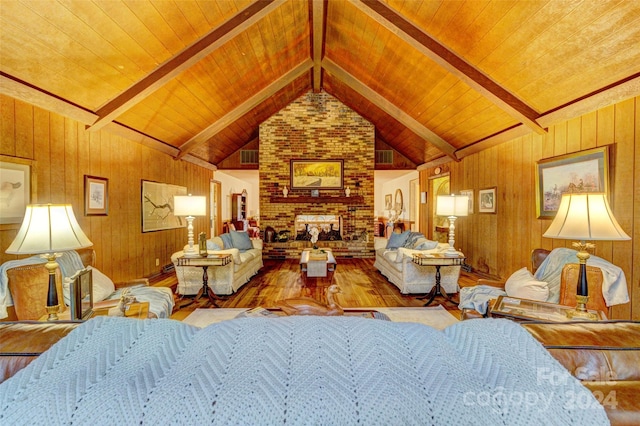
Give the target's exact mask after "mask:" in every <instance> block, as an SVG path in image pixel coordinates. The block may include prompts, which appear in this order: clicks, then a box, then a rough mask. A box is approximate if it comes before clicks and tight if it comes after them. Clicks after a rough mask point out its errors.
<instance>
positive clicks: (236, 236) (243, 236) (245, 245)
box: [229, 231, 253, 251]
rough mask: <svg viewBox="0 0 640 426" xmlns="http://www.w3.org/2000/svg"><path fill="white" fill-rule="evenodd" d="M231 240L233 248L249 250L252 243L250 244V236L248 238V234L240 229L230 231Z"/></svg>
mask: <svg viewBox="0 0 640 426" xmlns="http://www.w3.org/2000/svg"><path fill="white" fill-rule="evenodd" d="M229 234H231V241H232V243H233V246H232V247H234V248H237V249H238V250H241V251H242V250H251V249H252V248H253V245H252V244H251V238H249V234H248V233H247V232H241V231H230V232H229Z"/></svg>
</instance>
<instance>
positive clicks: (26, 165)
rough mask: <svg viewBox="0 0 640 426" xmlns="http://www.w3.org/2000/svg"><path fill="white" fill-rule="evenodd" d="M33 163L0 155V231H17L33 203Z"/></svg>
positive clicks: (34, 193) (34, 190)
mask: <svg viewBox="0 0 640 426" xmlns="http://www.w3.org/2000/svg"><path fill="white" fill-rule="evenodd" d="M35 176H36V175H35V161H33V160H27V159H25V158H17V157H10V156H8V155H0V229H14V228H15V229H17V228H18V227H20V224H21V223H22V219H23V218H24V212H25V210H26V209H27V204H32V203H35V196H36V185H35V181H36V179H35Z"/></svg>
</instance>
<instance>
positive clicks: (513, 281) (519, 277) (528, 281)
mask: <svg viewBox="0 0 640 426" xmlns="http://www.w3.org/2000/svg"><path fill="white" fill-rule="evenodd" d="M504 290H505V291H506V292H507V295H508V296H511V297H517V298H519V299H530V300H537V301H540V302H545V301H546V300H547V298H548V297H549V285H548V284H547V283H546V282H544V281H538V280H536V279H535V278H534V277H533V275H532V274H531V272H529V270H528V269H527V268H522V269H519V270H517V271H516V272H514V273H513V274H511V276H510V277H509V279H507V282H506V283H505V284H504Z"/></svg>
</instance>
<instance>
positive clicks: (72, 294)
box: [69, 268, 93, 321]
mask: <svg viewBox="0 0 640 426" xmlns="http://www.w3.org/2000/svg"><path fill="white" fill-rule="evenodd" d="M69 299H70V300H69V302H70V306H69V308H70V309H71V319H72V320H78V321H82V320H86V319H88V318H89V317H90V316H91V314H92V313H93V275H92V271H91V269H89V268H85V269H81V270H79V271H78V272H77V273H76V274H75V275H74V276H72V277H71V283H70V287H69Z"/></svg>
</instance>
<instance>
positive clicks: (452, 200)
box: [436, 195, 469, 217]
mask: <svg viewBox="0 0 640 426" xmlns="http://www.w3.org/2000/svg"><path fill="white" fill-rule="evenodd" d="M468 211H469V197H468V196H466V195H438V197H437V198H436V215H438V216H456V217H460V216H466V215H467V212H468Z"/></svg>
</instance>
